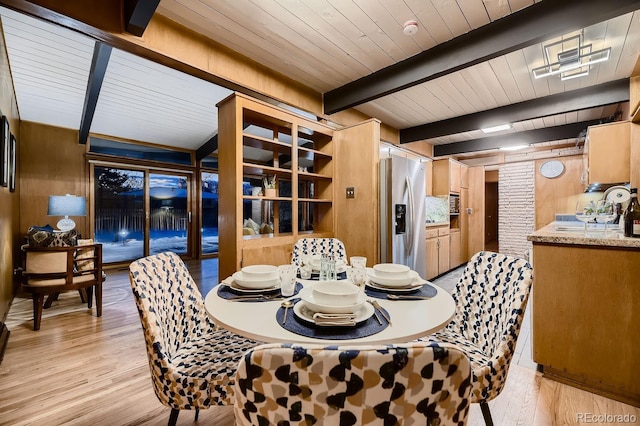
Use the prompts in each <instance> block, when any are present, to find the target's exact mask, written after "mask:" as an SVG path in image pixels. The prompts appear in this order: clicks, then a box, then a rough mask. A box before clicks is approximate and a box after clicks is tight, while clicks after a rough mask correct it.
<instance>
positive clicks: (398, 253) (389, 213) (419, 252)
mask: <svg viewBox="0 0 640 426" xmlns="http://www.w3.org/2000/svg"><path fill="white" fill-rule="evenodd" d="M425 178H426V172H425V165H424V163H422V162H421V161H419V160H414V159H410V158H405V157H400V156H397V155H391V156H390V158H383V159H381V160H380V262H381V263H402V264H404V265H407V266H409V267H410V268H411V269H413V270H414V271H416V272H418V273H419V274H420V276H421V277H423V278H424V277H425V276H426V274H427V258H426V256H427V254H426V241H425V238H426V231H425V211H424V204H425V196H426V190H425V189H426V188H425V185H426V182H425Z"/></svg>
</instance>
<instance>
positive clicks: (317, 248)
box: [291, 238, 347, 266]
mask: <svg viewBox="0 0 640 426" xmlns="http://www.w3.org/2000/svg"><path fill="white" fill-rule="evenodd" d="M322 254H329V255H332V256H334V257H335V258H336V260H337V259H342V260H344V261H345V262H346V261H347V251H346V249H345V248H344V244H343V243H342V241H340V240H339V239H337V238H300V239H299V240H298V241H296V243H295V244H294V246H293V253H292V259H291V262H292V263H293V264H294V265H298V266H301V264H302V257H303V256H320V255H322Z"/></svg>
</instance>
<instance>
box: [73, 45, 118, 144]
mask: <svg viewBox="0 0 640 426" xmlns="http://www.w3.org/2000/svg"><path fill="white" fill-rule="evenodd" d="M111 50H112V48H111V46H109V45H106V44H104V43H101V42H99V41H96V43H95V45H94V47H93V59H91V68H90V70H89V80H88V81H87V90H86V92H85V94H84V105H83V107H82V119H81V120H80V131H79V132H78V142H79V143H81V144H86V143H87V138H88V137H89V130H90V129H91V122H92V121H93V115H94V114H95V112H96V106H97V105H98V96H100V89H101V88H102V82H103V81H104V75H105V73H106V71H107V65H109V57H110V56H111Z"/></svg>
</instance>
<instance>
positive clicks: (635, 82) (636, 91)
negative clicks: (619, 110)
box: [629, 63, 640, 122]
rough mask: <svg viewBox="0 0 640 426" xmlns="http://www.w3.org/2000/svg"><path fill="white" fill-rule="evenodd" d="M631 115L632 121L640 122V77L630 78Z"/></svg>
mask: <svg viewBox="0 0 640 426" xmlns="http://www.w3.org/2000/svg"><path fill="white" fill-rule="evenodd" d="M636 66H637V63H636ZM629 114H630V116H631V117H630V119H631V121H633V122H637V121H640V76H634V77H631V78H629Z"/></svg>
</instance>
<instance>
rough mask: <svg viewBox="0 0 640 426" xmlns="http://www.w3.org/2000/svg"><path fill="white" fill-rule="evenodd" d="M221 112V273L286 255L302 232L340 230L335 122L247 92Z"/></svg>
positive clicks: (226, 103) (316, 234)
mask: <svg viewBox="0 0 640 426" xmlns="http://www.w3.org/2000/svg"><path fill="white" fill-rule="evenodd" d="M218 113H219V120H218V121H219V126H218V127H219V130H218V146H219V150H218V162H219V174H220V176H224V185H220V188H219V221H220V228H219V238H220V241H224V244H221V245H220V251H219V271H220V272H219V275H220V277H221V278H224V277H227V276H229V275H231V274H232V273H234V272H235V271H237V270H239V269H240V268H241V267H242V266H243V264H244V265H245V266H246V265H248V264H252V263H269V264H271V263H273V261H274V257H273V256H274V255H275V254H276V253H277V254H278V255H277V256H275V257H277V258H278V259H283V258H285V257H286V256H287V255H286V253H287V249H288V247H293V244H294V243H295V241H297V240H298V238H300V237H302V236H314V237H332V236H333V235H334V214H335V213H334V208H333V191H334V189H333V176H334V170H333V169H334V164H333V152H334V144H333V130H332V129H331V128H330V127H328V126H325V125H323V124H322V123H318V122H317V121H314V120H309V119H307V118H305V117H302V116H298V115H296V114H293V113H291V112H289V111H286V110H284V109H281V108H278V107H276V106H273V105H270V104H268V103H265V102H262V101H259V100H256V99H253V98H251V97H249V96H246V95H243V94H239V93H236V94H233V95H231V96H229V97H227V98H226V99H224V100H223V101H221V102H220V103H219V104H218ZM265 178H267V179H269V180H272V179H275V180H276V188H275V189H276V191H275V194H268V193H263V191H262V186H263V180H264V179H265ZM264 192H266V191H264ZM262 248H265V249H264V250H261V249H262ZM267 248H268V249H267ZM245 254H246V255H247V258H246V259H245V258H244V256H245Z"/></svg>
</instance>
